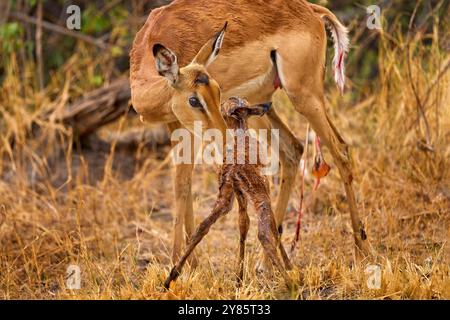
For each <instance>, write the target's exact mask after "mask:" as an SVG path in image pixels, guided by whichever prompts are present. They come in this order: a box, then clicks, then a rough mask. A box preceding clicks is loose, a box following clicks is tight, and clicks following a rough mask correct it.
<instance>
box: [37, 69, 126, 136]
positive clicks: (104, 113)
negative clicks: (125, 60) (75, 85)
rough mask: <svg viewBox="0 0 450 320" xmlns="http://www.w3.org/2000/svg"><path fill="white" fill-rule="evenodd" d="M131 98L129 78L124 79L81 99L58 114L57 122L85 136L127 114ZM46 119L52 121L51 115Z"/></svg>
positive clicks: (78, 134)
mask: <svg viewBox="0 0 450 320" xmlns="http://www.w3.org/2000/svg"><path fill="white" fill-rule="evenodd" d="M130 98H131V90H130V83H129V80H128V77H122V78H119V79H117V80H115V81H113V82H112V83H111V84H110V85H107V86H104V87H102V88H99V89H96V90H94V91H92V92H90V93H88V94H87V95H85V96H84V97H82V98H80V99H79V100H77V101H76V102H75V103H73V104H72V105H70V106H68V107H67V108H66V109H64V110H63V111H62V112H61V114H58V115H57V116H56V117H55V120H56V121H57V122H61V123H63V124H64V125H67V126H70V127H72V128H73V132H74V133H75V134H76V135H77V136H85V135H88V134H90V133H92V132H94V131H96V130H97V129H99V128H100V127H102V126H104V125H107V124H109V123H111V122H114V121H115V120H117V119H118V118H119V117H120V116H122V115H124V114H125V113H127V112H128V111H129V109H130ZM45 117H46V119H50V117H51V115H50V114H48V115H46V116H45Z"/></svg>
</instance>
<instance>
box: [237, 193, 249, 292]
mask: <svg viewBox="0 0 450 320" xmlns="http://www.w3.org/2000/svg"><path fill="white" fill-rule="evenodd" d="M235 190H236V189H235ZM235 194H236V198H237V201H238V204H239V234H240V240H239V261H238V263H239V265H238V273H237V275H238V276H237V281H238V285H239V286H240V285H241V283H242V281H244V258H245V241H246V239H247V234H248V229H249V227H250V218H249V216H248V212H247V199H246V197H245V195H244V194H243V193H242V192H241V191H240V190H236V192H235Z"/></svg>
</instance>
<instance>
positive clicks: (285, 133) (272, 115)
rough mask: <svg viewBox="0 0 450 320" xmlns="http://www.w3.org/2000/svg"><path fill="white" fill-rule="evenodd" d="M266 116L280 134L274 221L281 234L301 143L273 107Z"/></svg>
mask: <svg viewBox="0 0 450 320" xmlns="http://www.w3.org/2000/svg"><path fill="white" fill-rule="evenodd" d="M267 116H268V117H269V120H270V124H271V126H272V129H276V130H279V134H280V141H279V143H280V164H281V173H280V191H279V193H278V197H277V200H276V205H275V221H276V224H277V228H278V230H279V231H280V234H281V233H282V230H283V228H282V223H283V221H284V217H285V215H286V210H287V206H288V202H289V197H290V195H291V193H292V189H293V187H294V183H295V177H296V175H297V170H298V167H299V165H300V160H301V157H302V154H303V144H302V143H301V142H300V141H299V140H298V139H297V138H296V137H295V135H294V134H293V133H292V132H291V130H290V129H289V128H288V127H287V126H286V124H285V123H284V122H283V121H282V120H281V119H280V117H279V116H278V114H277V113H276V111H275V109H274V108H272V109H270V111H269V112H268V114H267Z"/></svg>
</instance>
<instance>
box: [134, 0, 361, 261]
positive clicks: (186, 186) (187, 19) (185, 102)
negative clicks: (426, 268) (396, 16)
mask: <svg viewBox="0 0 450 320" xmlns="http://www.w3.org/2000/svg"><path fill="white" fill-rule="evenodd" d="M225 21H227V22H228V29H227V31H226V41H223V40H224V39H223V38H224V30H222V32H220V33H219V34H218V35H216V36H215V37H213V38H212V39H211V36H213V35H214V34H216V33H217V31H218V30H221V29H222V28H223V25H224V22H225ZM324 22H326V23H327V24H328V25H329V27H330V30H331V32H332V35H333V39H334V47H335V58H334V73H335V80H336V82H337V84H338V86H339V87H340V89H341V90H343V89H344V80H345V76H344V56H345V54H346V51H347V46H348V37H347V30H346V28H345V27H344V26H343V25H342V24H341V23H340V22H339V21H338V19H337V18H336V16H335V15H334V14H333V13H332V12H330V11H329V10H328V9H326V8H324V7H321V6H318V5H313V4H310V3H308V2H306V1H304V0H271V1H264V0H252V1H248V0H175V1H174V2H172V3H171V4H170V5H168V6H165V7H162V8H159V9H156V10H153V11H152V13H151V14H150V16H149V18H148V19H147V22H146V23H145V25H144V26H143V27H142V29H141V30H140V31H139V33H138V34H137V36H136V39H135V41H134V45H133V49H132V52H131V75H130V79H131V92H132V103H133V106H134V108H135V110H136V111H137V112H138V113H139V114H140V115H141V119H142V120H143V121H145V122H148V123H167V124H168V127H169V129H170V130H171V131H173V130H176V129H178V128H180V127H185V128H188V129H190V130H191V131H192V129H193V122H194V121H203V123H205V124H207V125H208V126H211V127H216V128H218V129H221V130H223V128H224V122H223V119H222V118H221V117H220V112H219V110H218V108H217V110H210V109H212V108H209V109H208V110H207V111H205V107H207V106H205V104H207V101H208V100H209V101H211V99H217V98H213V96H214V95H216V96H217V92H215V90H219V88H218V87H216V86H215V85H214V84H215V82H214V83H213V84H212V85H211V81H210V80H211V79H215V80H216V81H217V83H218V84H220V87H221V92H222V98H223V99H227V98H229V97H231V96H239V97H242V98H244V99H246V100H247V101H249V103H250V104H259V103H264V102H267V101H270V100H271V97H272V95H273V93H274V92H275V90H276V89H278V88H282V89H283V90H284V91H285V92H286V93H287V95H288V96H289V98H290V100H291V101H292V103H293V105H294V106H295V109H296V110H297V111H298V112H299V113H301V114H302V115H303V116H305V117H306V118H307V119H308V121H309V122H310V123H311V126H312V127H313V129H314V130H315V131H316V133H317V134H318V135H319V136H320V137H321V140H322V141H323V142H324V144H325V145H326V146H327V147H328V148H329V149H330V152H331V154H332V156H333V158H334V161H335V164H336V166H337V167H338V169H339V172H340V174H341V176H342V179H343V181H344V186H345V191H346V194H347V199H348V202H349V208H350V214H351V221H352V227H353V231H354V240H355V243H356V246H357V248H358V249H359V250H357V251H358V252H362V253H364V254H368V253H369V246H368V244H367V241H366V239H367V237H366V233H365V231H364V227H363V224H362V222H361V221H360V219H359V217H358V211H357V206H356V200H355V195H354V192H353V189H352V180H353V178H352V172H351V167H350V160H349V156H348V150H347V145H346V144H345V142H344V140H343V139H342V137H341V136H340V135H339V133H338V131H337V130H336V128H335V126H334V125H333V124H332V122H331V120H330V118H329V116H328V115H327V112H326V110H325V106H324V84H323V82H324V73H325V55H326V46H327V37H326V31H325V25H324ZM205 43H207V44H206V45H204V44H205ZM222 43H223V45H222ZM219 51H220V55H218V53H219ZM180 66H186V67H184V68H181V69H180ZM200 74H202V75H204V76H201V77H200V78H199V75H200ZM219 96H220V95H219ZM214 104H215V105H217V106H219V102H217V101H215V103H214ZM214 104H213V105H214ZM254 126H258V127H266V128H275V129H278V130H280V131H279V132H280V163H281V179H280V181H281V185H280V191H279V195H278V199H277V203H276V206H275V217H276V222H277V224H278V226H281V224H282V221H283V218H284V215H285V212H286V208H287V204H288V200H289V196H290V193H291V190H292V186H293V183H294V178H295V173H296V170H297V169H298V165H299V160H300V158H301V154H302V152H303V147H302V145H301V144H300V143H299V142H298V140H297V139H296V138H295V136H294V135H293V134H292V133H291V131H290V130H289V129H288V127H287V126H286V125H284V124H283V122H282V121H281V120H280V118H279V117H278V116H277V114H276V113H275V112H274V111H271V112H270V113H269V114H268V115H266V116H265V117H264V118H262V120H261V121H259V123H257V124H254ZM192 169H193V165H187V164H183V165H177V167H176V170H175V171H176V172H175V179H176V180H175V181H176V183H175V210H176V215H177V216H176V219H175V232H174V245H173V257H172V258H173V259H174V261H176V260H177V259H178V257H179V255H180V252H181V246H182V242H183V240H182V238H183V225H184V227H185V231H186V236H187V239H189V237H190V236H191V235H192V233H193V231H194V218H193V208H192V194H191V185H192V184H191V179H192Z"/></svg>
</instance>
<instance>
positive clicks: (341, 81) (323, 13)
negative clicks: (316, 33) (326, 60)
mask: <svg viewBox="0 0 450 320" xmlns="http://www.w3.org/2000/svg"><path fill="white" fill-rule="evenodd" d="M310 5H311V8H312V9H313V11H314V12H315V13H317V14H318V15H320V17H321V18H322V19H323V20H324V21H325V23H326V24H327V26H328V27H329V29H330V31H331V35H332V36H333V41H334V59H333V65H334V80H335V81H336V83H337V85H338V87H339V89H340V90H341V93H343V92H344V86H345V63H344V59H345V56H346V54H347V52H348V49H349V48H348V46H349V39H348V30H347V28H346V27H345V26H344V25H343V24H342V23H341V22H340V21H339V20H338V18H337V17H336V16H335V15H334V13H332V12H331V11H330V10H328V9H327V8H324V7H322V6H319V5H316V4H310Z"/></svg>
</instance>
